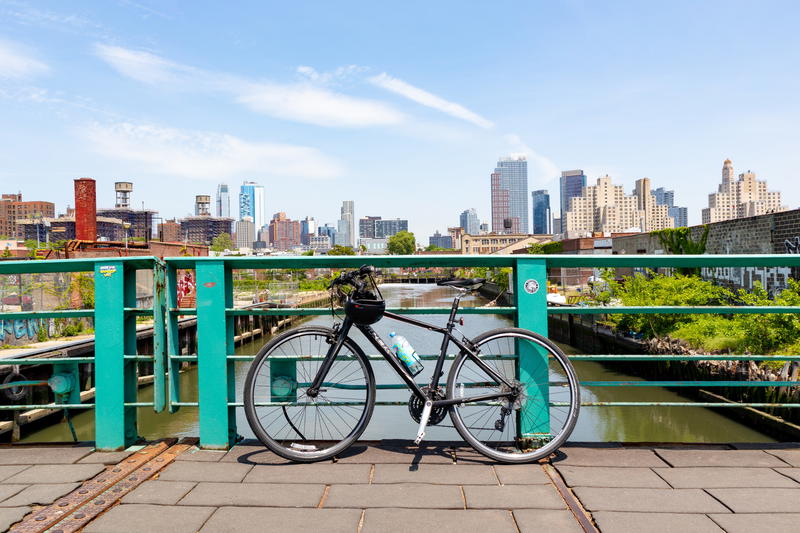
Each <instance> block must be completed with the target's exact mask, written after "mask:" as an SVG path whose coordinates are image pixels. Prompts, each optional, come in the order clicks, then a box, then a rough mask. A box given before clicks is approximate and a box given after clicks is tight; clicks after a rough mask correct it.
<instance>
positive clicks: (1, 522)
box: [0, 507, 30, 531]
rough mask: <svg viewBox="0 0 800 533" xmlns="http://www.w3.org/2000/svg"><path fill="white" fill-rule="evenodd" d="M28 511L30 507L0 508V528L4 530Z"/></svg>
mask: <svg viewBox="0 0 800 533" xmlns="http://www.w3.org/2000/svg"><path fill="white" fill-rule="evenodd" d="M29 511H30V507H7V508H6V507H4V508H0V530H3V531H6V530H7V529H8V528H9V527H10V526H11V525H12V524H16V523H17V522H19V521H20V520H22V518H23V517H24V516H25V515H26V514H28V512H29Z"/></svg>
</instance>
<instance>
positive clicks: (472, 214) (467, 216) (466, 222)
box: [459, 208, 481, 235]
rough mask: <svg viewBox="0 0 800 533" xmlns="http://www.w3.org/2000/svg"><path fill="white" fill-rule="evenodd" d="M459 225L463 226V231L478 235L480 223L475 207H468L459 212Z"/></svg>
mask: <svg viewBox="0 0 800 533" xmlns="http://www.w3.org/2000/svg"><path fill="white" fill-rule="evenodd" d="M459 226H461V227H462V228H464V233H466V234H467V235H478V234H479V233H480V232H481V223H480V220H478V213H477V212H476V211H475V209H472V208H470V209H467V210H465V211H462V212H461V216H460V217H459Z"/></svg>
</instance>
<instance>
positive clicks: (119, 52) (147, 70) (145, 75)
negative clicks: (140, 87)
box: [94, 44, 192, 85]
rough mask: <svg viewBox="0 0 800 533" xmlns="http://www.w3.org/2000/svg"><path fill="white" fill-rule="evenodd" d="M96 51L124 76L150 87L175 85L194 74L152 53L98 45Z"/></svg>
mask: <svg viewBox="0 0 800 533" xmlns="http://www.w3.org/2000/svg"><path fill="white" fill-rule="evenodd" d="M94 50H95V53H96V54H97V56H98V57H100V58H101V59H102V60H103V61H105V62H106V63H108V64H109V65H111V67H112V68H114V69H115V70H116V71H117V72H119V73H120V74H122V75H123V76H127V77H128V78H131V79H134V80H136V81H139V82H142V83H147V84H149V85H157V84H163V83H173V82H176V81H179V80H180V79H181V77H182V75H183V76H186V75H191V74H192V71H191V69H188V68H186V67H182V66H181V65H178V64H177V63H173V62H171V61H167V60H166V59H163V58H161V57H159V56H157V55H155V54H151V53H150V52H142V51H138V50H129V49H127V48H122V47H120V46H111V45H107V44H96V45H95V47H94Z"/></svg>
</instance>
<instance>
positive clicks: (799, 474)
mask: <svg viewBox="0 0 800 533" xmlns="http://www.w3.org/2000/svg"><path fill="white" fill-rule="evenodd" d="M775 471H776V472H779V473H781V474H783V475H784V476H786V477H789V478H792V479H793V480H795V481H797V482H798V483H800V468H776V469H775Z"/></svg>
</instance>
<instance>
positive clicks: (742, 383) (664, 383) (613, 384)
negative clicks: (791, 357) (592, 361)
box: [581, 380, 800, 387]
mask: <svg viewBox="0 0 800 533" xmlns="http://www.w3.org/2000/svg"><path fill="white" fill-rule="evenodd" d="M581 385H582V386H584V387H800V381H703V380H698V381H649V380H648V381H581Z"/></svg>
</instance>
